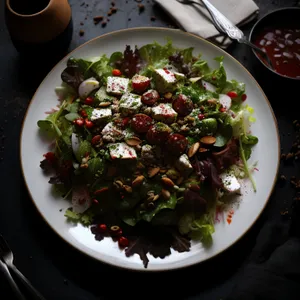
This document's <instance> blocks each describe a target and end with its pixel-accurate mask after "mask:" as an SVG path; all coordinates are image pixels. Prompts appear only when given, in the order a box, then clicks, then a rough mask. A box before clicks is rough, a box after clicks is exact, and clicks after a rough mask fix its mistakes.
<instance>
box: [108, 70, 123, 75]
mask: <svg viewBox="0 0 300 300" xmlns="http://www.w3.org/2000/svg"><path fill="white" fill-rule="evenodd" d="M111 73H112V74H113V75H114V76H121V75H122V72H121V71H120V70H119V69H113V70H112V72H111Z"/></svg>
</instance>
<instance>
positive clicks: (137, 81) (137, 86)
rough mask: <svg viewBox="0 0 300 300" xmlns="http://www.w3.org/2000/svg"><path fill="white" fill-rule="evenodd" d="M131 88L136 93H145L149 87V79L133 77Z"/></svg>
mask: <svg viewBox="0 0 300 300" xmlns="http://www.w3.org/2000/svg"><path fill="white" fill-rule="evenodd" d="M131 82H132V88H133V89H134V90H135V91H137V92H140V93H141V92H143V91H145V90H146V89H147V88H148V86H149V85H150V78H148V77H146V76H142V75H138V74H137V75H134V76H133V77H132V80H131Z"/></svg>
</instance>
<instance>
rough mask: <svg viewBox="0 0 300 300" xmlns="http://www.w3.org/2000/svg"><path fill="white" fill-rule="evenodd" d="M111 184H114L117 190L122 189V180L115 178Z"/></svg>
mask: <svg viewBox="0 0 300 300" xmlns="http://www.w3.org/2000/svg"><path fill="white" fill-rule="evenodd" d="M113 185H114V186H115V187H116V188H117V189H118V190H120V189H122V188H123V186H124V184H123V182H122V181H120V180H116V181H115V182H114V183H113Z"/></svg>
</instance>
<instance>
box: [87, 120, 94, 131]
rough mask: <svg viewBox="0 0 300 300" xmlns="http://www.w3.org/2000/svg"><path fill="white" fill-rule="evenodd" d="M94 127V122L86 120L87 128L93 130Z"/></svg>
mask: <svg viewBox="0 0 300 300" xmlns="http://www.w3.org/2000/svg"><path fill="white" fill-rule="evenodd" d="M93 126H94V123H93V122H92V121H89V120H85V127H86V128H89V129H90V128H92V127H93Z"/></svg>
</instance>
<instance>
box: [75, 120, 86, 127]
mask: <svg viewBox="0 0 300 300" xmlns="http://www.w3.org/2000/svg"><path fill="white" fill-rule="evenodd" d="M75 124H76V125H77V126H79V127H82V126H83V125H84V120H83V119H76V120H75Z"/></svg>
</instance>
